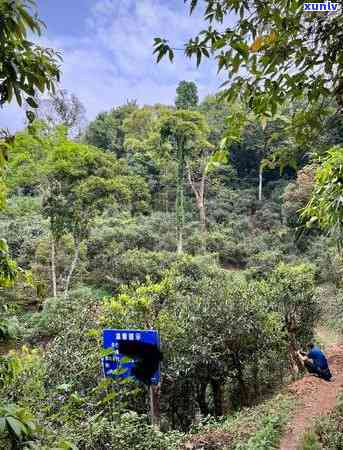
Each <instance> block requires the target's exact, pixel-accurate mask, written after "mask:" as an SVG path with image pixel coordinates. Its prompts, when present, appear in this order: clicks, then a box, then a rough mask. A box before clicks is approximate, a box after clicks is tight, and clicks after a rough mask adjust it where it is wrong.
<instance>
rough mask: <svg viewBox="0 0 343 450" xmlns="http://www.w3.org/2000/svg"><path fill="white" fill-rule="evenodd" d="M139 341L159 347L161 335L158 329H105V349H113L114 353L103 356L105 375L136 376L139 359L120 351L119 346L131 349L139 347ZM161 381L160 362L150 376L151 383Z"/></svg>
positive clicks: (116, 376)
mask: <svg viewBox="0 0 343 450" xmlns="http://www.w3.org/2000/svg"><path fill="white" fill-rule="evenodd" d="M130 343H131V344H130ZM139 343H141V344H148V347H150V346H155V347H157V349H159V347H160V337H159V334H158V332H157V331H156V330H110V329H107V330H104V331H103V347H104V349H113V353H110V354H109V355H107V356H105V357H104V358H102V364H103V370H104V375H105V377H111V378H116V379H118V378H129V377H134V378H136V377H135V374H134V371H135V365H136V362H137V359H135V358H134V357H132V358H131V359H128V356H127V355H125V354H122V353H120V350H119V347H120V346H121V347H122V348H126V347H127V348H129V349H130V347H133V348H137V347H138V348H139V345H137V344H139ZM143 346H144V345H142V347H143ZM131 353H132V352H131ZM130 356H131V355H130ZM159 382H160V368H159V364H158V368H157V370H156V371H155V372H154V373H153V375H152V376H151V377H150V383H151V384H158V383H159Z"/></svg>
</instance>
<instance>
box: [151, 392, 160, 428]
mask: <svg viewBox="0 0 343 450" xmlns="http://www.w3.org/2000/svg"><path fill="white" fill-rule="evenodd" d="M149 394H150V415H151V425H152V426H153V427H154V428H155V429H157V430H158V431H159V430H160V426H161V411H160V394H161V387H160V385H159V384H157V385H154V384H151V385H150V387H149Z"/></svg>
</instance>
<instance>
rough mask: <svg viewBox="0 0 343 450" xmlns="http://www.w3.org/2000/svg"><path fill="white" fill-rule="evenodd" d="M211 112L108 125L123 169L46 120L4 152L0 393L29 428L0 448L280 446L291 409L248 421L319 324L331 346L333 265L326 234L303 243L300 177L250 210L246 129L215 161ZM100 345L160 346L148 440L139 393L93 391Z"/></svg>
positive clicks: (254, 201) (208, 105)
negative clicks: (151, 331) (155, 422)
mask: <svg viewBox="0 0 343 450" xmlns="http://www.w3.org/2000/svg"><path fill="white" fill-rule="evenodd" d="M221 108H222V106H221V104H220V100H219V99H217V98H216V97H212V98H207V99H206V100H205V101H204V102H203V103H201V104H200V105H199V106H198V107H197V108H196V110H180V109H179V110H173V109H172V108H167V107H163V106H156V107H153V106H145V107H144V108H140V107H138V106H137V105H134V104H129V105H126V106H125V107H123V110H124V111H125V118H122V119H121V121H120V122H116V125H113V126H115V127H119V128H120V133H122V134H121V144H120V145H121V146H122V147H121V149H120V151H119V149H118V148H117V150H115V151H114V149H113V148H112V147H111V148H108V149H102V148H98V147H96V146H94V145H93V144H91V143H90V142H89V136H90V135H89V130H90V129H92V130H93V132H94V130H95V129H97V127H98V126H99V118H97V119H95V121H94V122H93V123H91V124H90V125H89V127H88V129H87V130H86V131H85V133H84V136H83V137H82V139H81V140H80V139H71V138H70V137H68V133H67V128H66V127H65V126H63V125H56V126H51V124H46V123H45V122H44V121H41V120H36V121H35V122H34V123H33V124H32V125H31V126H30V130H29V131H28V130H24V131H22V132H20V133H18V134H17V135H16V139H15V141H14V142H13V143H12V144H11V148H10V158H9V161H8V167H7V170H6V184H7V188H8V195H7V196H8V199H7V204H6V206H5V207H4V209H3V210H2V211H1V221H0V232H1V234H2V235H4V236H6V239H7V246H5V245H4V246H3V258H9V260H8V263H7V264H6V265H5V267H7V268H8V267H12V272H5V271H3V275H2V289H1V298H2V317H1V327H0V330H1V340H2V345H3V347H4V349H5V350H4V352H3V354H2V356H1V358H2V367H3V368H2V370H1V374H0V380H1V383H2V389H1V401H2V404H3V405H4V416H5V415H6V414H7V412H6V411H8V408H10V410H11V411H14V412H13V414H14V417H15V418H17V419H16V420H19V421H20V420H21V419H20V418H22V420H23V421H24V422H23V424H22V425H21V427H22V428H20V426H19V425H18V427H19V428H18V430H22V431H21V432H19V431H18V430H17V431H18V433H17V432H16V431H15V432H13V430H12V431H11V429H9V428H8V426H7V425H6V427H7V428H5V429H4V432H3V436H2V439H3V440H4V442H10V443H11V445H12V446H15V445H16V446H19V448H21V447H23V446H24V445H27V444H24V442H26V441H29V440H30V442H31V444H30V445H31V447H32V448H81V449H82V448H85V449H86V448H87V449H100V448H102V446H104V445H110V446H111V447H112V448H118V450H119V449H123V448H127V449H131V448H137V449H140V448H141V449H143V448H144V449H146V448H151V449H159V450H160V449H162V448H163V449H173V448H175V449H179V448H182V445H186V444H184V443H187V441H192V440H195V442H196V441H197V439H202V437H201V436H203V435H204V436H208V435H209V433H210V431H208V430H209V429H208V428H207V427H214V429H215V435H216V436H217V438H216V439H217V441H218V442H224V441H225V442H226V441H227V440H228V439H229V443H230V444H227V443H225V445H226V446H228V445H231V447H230V446H229V447H227V448H232V449H234V448H237V449H242V448H246V449H250V448H251V449H252V448H261V449H262V448H266V449H267V448H272V447H273V446H276V445H277V442H278V439H279V437H280V433H281V432H282V428H283V424H284V421H285V420H286V419H285V418H286V417H287V411H288V410H289V408H290V407H291V403H292V400H289V399H285V400H283V399H281V398H280V399H279V404H278V407H277V408H276V409H275V408H274V409H273V404H275V402H274V403H273V401H271V403H269V405H270V407H269V406H268V407H266V409H263V408H264V406H261V408H262V410H263V411H264V412H263V413H262V412H260V410H259V408H260V406H258V407H256V406H255V407H254V406H253V405H256V404H259V403H260V402H263V401H264V400H265V398H266V397H269V396H271V395H276V394H277V391H278V389H279V388H280V387H281V386H282V385H283V384H284V383H285V382H286V381H287V380H289V379H290V376H293V375H295V374H297V373H298V371H299V367H298V361H297V357H296V350H297V349H298V348H300V347H302V346H304V345H305V344H306V342H307V341H308V340H309V339H312V337H313V334H314V330H315V327H316V326H317V325H318V318H319V317H320V316H322V321H321V324H320V325H321V326H322V327H323V326H325V324H332V323H333V317H335V327H336V329H337V330H338V331H337V332H339V330H340V329H341V328H340V327H342V321H341V315H340V313H339V311H340V300H339V299H340V298H341V295H342V292H341V290H342V285H341V275H340V274H341V272H340V271H341V264H342V263H341V259H340V253H339V251H338V249H337V245H336V244H337V239H336V238H335V235H334V234H330V235H326V234H323V232H322V230H321V228H319V227H317V228H307V227H305V226H304V227H303V228H302V223H303V222H302V219H301V216H300V211H301V210H302V209H303V208H304V207H305V206H306V204H308V203H309V201H310V197H311V195H312V187H313V186H314V184H315V182H316V181H315V180H316V178H315V177H314V176H312V170H313V169H312V166H310V165H307V166H304V167H301V164H302V163H301V161H299V162H298V165H299V171H298V173H297V174H296V173H295V171H294V170H293V169H287V170H285V171H284V172H282V173H280V171H279V170H276V169H269V170H267V171H266V172H265V176H264V189H263V192H262V197H261V200H260V201H259V198H258V196H259V192H258V189H257V188H256V181H257V180H258V177H259V167H260V164H261V157H264V156H261V155H260V154H259V153H258V152H255V148H256V147H255V141H254V139H259V137H258V136H257V135H256V133H255V131H256V130H255V128H254V127H253V128H252V127H251V124H250V123H247V124H246V125H244V124H243V128H244V132H243V133H242V138H241V139H240V140H239V141H238V140H237V141H236V142H233V143H231V144H229V143H228V141H226V143H225V146H224V147H222V148H220V149H219V150H215V148H216V147H215V145H216V143H217V144H218V143H219V142H220V140H221V138H220V136H224V134H225V118H224V117H223V118H222V122H220V121H219V122H218V123H219V127H220V128H219V129H216V124H217V121H216V120H215V121H213V115H214V114H215V116H216V117H217V116H220V114H221V111H222V109H221ZM109 114H112V113H109ZM113 114H114V113H113ZM277 120H279V119H277ZM228 126H231V125H230V124H229V125H228ZM240 126H241V125H240ZM268 126H273V124H272V123H271V124H270V125H268ZM272 129H276V128H272ZM138 130H140V131H139V132H138ZM261 130H262V131H263V129H261ZM103 132H106V133H108V135H109V136H110V135H111V136H118V133H119V131H118V130H116V129H110V128H105V129H103ZM282 132H283V131H282V130H279V131H278V133H282ZM137 133H139V134H137ZM287 133H288V131H287ZM93 136H95V135H93ZM139 136H142V137H143V138H142V139H141V140H140V141H139V140H138V138H139ZM106 139H107V138H106ZM106 139H105V141H104V142H109V141H108V140H106ZM280 139H281V138H280ZM204 143H206V145H205V144H204ZM212 143H213V144H212ZM258 145H259V144H258ZM212 146H213V149H214V150H213V151H212V150H211V149H212ZM250 146H251V147H250ZM204 148H207V149H208V150H209V152H212V153H213V155H214V156H213V157H212V156H211V153H208V154H207V156H206V155H204V154H203V150H202V149H204ZM218 148H219V147H218ZM250 148H251V150H249V149H250ZM225 149H229V150H230V153H227V154H226V157H225V159H224V160H222V159H221V156H220V155H221V154H222V153H225V152H226V151H227V150H225ZM249 151H251V155H252V157H251V158H249V159H247V158H246V155H247V152H249ZM329 154H331V153H328V155H329ZM218 155H219V156H218ZM180 156H182V158H181V157H180ZM255 157H256V158H255ZM180 163H182V176H180V173H181V172H180V170H181V169H180V167H181V166H180ZM204 164H206V165H208V166H210V169H208V170H205V171H204ZM187 171H189V174H190V176H187V173H185V172H187ZM204 173H205V176H204ZM296 175H297V177H296V178H295V176H296ZM199 176H200V178H198V177H199ZM199 180H200V181H199ZM199 183H200V185H201V183H203V185H204V191H203V194H204V196H203V198H202V200H203V204H204V205H205V204H206V209H205V220H204V221H203V216H202V214H199V205H198V203H197V200H198V199H197V197H196V196H195V192H194V191H196V192H199V191H198V190H199ZM181 192H182V201H181V200H180V199H181V197H180V193H181ZM313 192H314V193H315V192H316V190H314V191H313ZM313 195H314V194H313ZM175 204H176V210H175ZM180 207H182V210H180ZM180 218H182V221H181V219H180ZM180 225H181V228H180ZM296 229H300V230H302V233H301V234H300V235H299V236H298V235H297V233H295V230H296ZM180 232H182V233H181V234H180ZM181 237H182V241H181V242H182V253H180V252H178V251H177V250H180V239H181ZM329 293H330V295H329ZM323 299H325V301H327V304H326V308H325V314H323V313H322V312H321V310H322V304H323ZM329 305H330V307H329ZM108 327H113V328H115V327H119V328H129V327H133V328H155V329H158V330H159V332H160V334H161V336H162V345H163V353H164V362H163V370H162V384H161V431H157V430H154V429H152V428H151V426H150V425H149V417H148V415H147V414H148V407H147V405H148V392H147V389H146V388H145V387H143V386H139V385H137V384H136V383H134V382H129V383H126V382H119V381H118V382H114V381H109V380H104V379H103V378H102V376H101V373H100V363H99V358H100V356H101V349H100V347H101V333H102V329H103V328H108ZM8 348H11V349H12V350H10V351H9V350H8ZM19 380H20V383H19ZM18 383H19V385H18ZM246 407H249V409H248V410H244V412H240V410H241V408H246ZM13 408H14V409H13ZM270 408H271V409H270ZM249 411H250V412H249ZM17 416H18V417H19V419H18V417H17ZM6 417H7V416H6ZM199 417H201V420H200V423H201V424H203V425H199ZM211 417H212V418H211ZM254 417H255V418H256V422H255V419H254ZM6 420H7V419H6ZM26 420H28V421H29V422H30V425H27V424H26V422H25V421H26ZM208 420H209V421H210V422H208ZM204 421H205V422H204ZM6 423H7V422H6ZM245 423H246V424H247V425H246V427H247V428H249V430H250V431H249V433H245V434H244V433H243V432H242V431H239V430H242V428H240V427H243V425H244V424H245ZM205 424H206V425H205ZM248 424H249V425H248ZM253 424H255V425H253ZM31 425H32V426H31ZM199 427H200V428H199ZM236 427H237V430H238V431H237V432H235V431H234V430H235V429H236ZM24 429H25V431H24ZM211 432H212V431H211ZM235 433H236V434H235ZM242 433H243V434H242ZM204 439H205V438H204ZM206 439H207V438H206ZM6 440H7V441H6ZM209 442H210V444H208V445H213V446H214V445H217V444H215V443H213V442H212V444H211V441H209ZM218 442H217V443H218ZM218 445H219V444H218ZM220 445H221V444H220ZM223 445H224V444H223ZM20 446H21V447H20ZM35 446H36V447H35ZM73 446H74V447H73ZM195 448H196V447H195ZM208 448H222V447H218V446H217V447H215V446H214V447H211V446H209V447H208ZM223 448H224V447H223Z"/></svg>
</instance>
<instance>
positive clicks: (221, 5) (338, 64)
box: [154, 0, 343, 115]
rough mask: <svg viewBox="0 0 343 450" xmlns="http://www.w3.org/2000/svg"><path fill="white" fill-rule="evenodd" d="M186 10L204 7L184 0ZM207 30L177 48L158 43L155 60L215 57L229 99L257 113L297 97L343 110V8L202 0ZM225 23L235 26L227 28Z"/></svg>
mask: <svg viewBox="0 0 343 450" xmlns="http://www.w3.org/2000/svg"><path fill="white" fill-rule="evenodd" d="M185 3H188V4H189V7H190V13H191V14H192V13H193V11H194V10H195V9H196V8H200V7H202V5H203V3H202V2H199V1H198V0H191V1H187V0H185ZM204 4H205V12H204V20H205V21H206V22H207V24H208V26H207V28H205V29H203V30H202V31H201V32H200V33H199V34H198V35H197V36H195V37H194V38H192V39H190V40H189V41H188V42H187V43H185V45H184V46H183V48H182V49H174V48H173V46H172V45H171V44H170V43H169V42H168V41H167V40H166V39H163V38H156V39H155V42H154V47H155V49H154V53H155V54H156V55H157V61H158V62H159V61H160V60H161V59H162V58H163V57H164V56H168V57H169V59H170V60H171V61H172V60H173V56H174V52H175V50H181V51H183V52H184V54H185V55H186V56H187V57H190V58H191V57H195V58H196V61H197V65H198V66H199V65H200V64H201V62H202V61H203V59H204V58H210V57H212V58H214V59H215V60H216V62H217V66H218V72H225V74H226V75H227V80H226V81H225V82H224V83H223V85H222V87H223V88H225V95H226V97H227V98H228V99H229V100H233V99H235V98H237V97H242V98H244V100H246V101H247V102H248V104H249V107H250V108H252V109H253V110H254V111H255V113H257V114H258V115H260V114H263V113H272V114H274V113H275V112H276V110H277V106H278V104H282V103H284V102H286V100H289V99H299V98H301V97H302V96H303V94H304V93H305V94H306V95H307V97H308V99H309V101H310V102H312V101H315V100H317V99H318V98H319V97H320V96H333V97H335V99H336V102H337V104H338V106H339V108H340V109H341V110H342V109H343V77H342V74H343V61H342V56H341V49H342V47H343V37H342V33H341V30H342V27H343V15H342V13H341V11H338V12H337V13H332V14H320V15H318V14H316V13H308V12H304V11H303V1H300V0H294V1H292V2H290V1H289V0H278V1H277V2H274V3H270V2H265V1H262V2H261V1H258V0H245V1H239V0H205V1H204ZM228 22H232V23H233V24H232V25H231V24H230V25H229V26H227V25H226V24H227V23H228Z"/></svg>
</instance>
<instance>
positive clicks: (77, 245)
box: [64, 240, 81, 298]
mask: <svg viewBox="0 0 343 450" xmlns="http://www.w3.org/2000/svg"><path fill="white" fill-rule="evenodd" d="M80 247H81V241H80V240H77V241H76V249H75V254H74V258H73V261H72V263H71V266H70V270H69V273H68V276H67V281H66V286H65V291H64V297H65V298H66V297H67V296H68V291H69V286H70V281H71V277H72V276H73V273H74V270H75V268H76V264H77V261H78V259H79V254H80Z"/></svg>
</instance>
